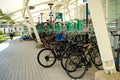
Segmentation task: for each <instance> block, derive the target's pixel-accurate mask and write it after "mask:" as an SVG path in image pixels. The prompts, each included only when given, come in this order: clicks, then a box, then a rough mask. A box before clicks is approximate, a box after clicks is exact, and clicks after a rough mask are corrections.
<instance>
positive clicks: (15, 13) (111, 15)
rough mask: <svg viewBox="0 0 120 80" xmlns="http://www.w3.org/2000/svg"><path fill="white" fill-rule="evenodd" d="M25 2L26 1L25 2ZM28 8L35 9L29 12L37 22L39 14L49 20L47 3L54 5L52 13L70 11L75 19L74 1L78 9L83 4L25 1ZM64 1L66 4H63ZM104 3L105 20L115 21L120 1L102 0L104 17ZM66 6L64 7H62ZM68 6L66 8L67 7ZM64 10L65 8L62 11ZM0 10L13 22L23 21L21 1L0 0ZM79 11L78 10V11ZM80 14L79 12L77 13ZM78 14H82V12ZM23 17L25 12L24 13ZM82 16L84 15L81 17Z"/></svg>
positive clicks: (72, 1) (57, 1)
mask: <svg viewBox="0 0 120 80" xmlns="http://www.w3.org/2000/svg"><path fill="white" fill-rule="evenodd" d="M25 1H26V0H25ZM27 1H28V6H34V7H35V9H33V10H30V12H31V14H32V17H33V20H34V21H35V22H36V21H38V17H41V16H40V13H44V14H43V18H44V20H46V19H49V11H50V10H49V6H48V3H54V5H53V7H52V8H53V12H54V14H55V12H62V13H64V12H65V13H66V14H68V12H69V11H70V16H71V18H75V15H73V14H75V9H76V1H78V3H77V4H78V5H77V6H78V7H79V6H80V5H81V4H83V0H27ZM64 1H66V3H64ZM106 1H108V10H107V12H108V14H107V19H108V20H109V21H112V20H115V19H116V18H118V17H120V15H119V14H120V0H103V8H104V12H105V15H106ZM64 5H66V7H65V6H64ZM67 6H68V7H67ZM64 8H66V9H65V10H64ZM0 9H2V11H3V13H4V14H6V15H9V16H10V17H11V18H12V19H13V20H15V21H23V20H24V19H23V14H22V13H21V10H24V6H23V0H9V1H8V0H0ZM78 10H80V9H78ZM79 12H80V11H79ZM80 14H84V12H83V11H81V12H80ZM25 16H28V15H27V12H26V11H25ZM83 16H84V15H83ZM65 17H66V20H69V19H70V18H69V15H66V16H65Z"/></svg>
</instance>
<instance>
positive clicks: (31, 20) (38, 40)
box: [26, 6, 42, 44]
mask: <svg viewBox="0 0 120 80" xmlns="http://www.w3.org/2000/svg"><path fill="white" fill-rule="evenodd" d="M26 10H27V13H28V16H29V18H30V23H31V26H32V27H33V30H34V32H35V36H36V39H37V42H38V43H40V44H42V42H41V40H40V37H39V34H38V32H37V29H36V26H35V23H34V21H33V18H32V15H31V13H30V10H29V7H28V6H26Z"/></svg>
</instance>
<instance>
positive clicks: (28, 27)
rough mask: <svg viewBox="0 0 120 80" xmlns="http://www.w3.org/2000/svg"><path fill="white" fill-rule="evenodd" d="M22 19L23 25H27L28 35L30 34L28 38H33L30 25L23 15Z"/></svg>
mask: <svg viewBox="0 0 120 80" xmlns="http://www.w3.org/2000/svg"><path fill="white" fill-rule="evenodd" d="M21 13H22V12H21ZM22 15H23V13H22ZM23 19H24V20H25V25H26V26H27V29H28V33H29V35H30V38H32V39H33V37H32V33H31V29H30V26H29V24H28V23H27V21H26V19H25V16H23Z"/></svg>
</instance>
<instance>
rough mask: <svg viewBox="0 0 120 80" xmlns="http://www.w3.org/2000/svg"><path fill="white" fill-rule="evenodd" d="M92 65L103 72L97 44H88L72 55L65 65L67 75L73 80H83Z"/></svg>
mask: <svg viewBox="0 0 120 80" xmlns="http://www.w3.org/2000/svg"><path fill="white" fill-rule="evenodd" d="M92 63H93V64H94V65H95V67H96V68H97V69H99V70H102V69H103V67H102V61H101V57H100V54H99V51H98V48H97V45H96V44H92V43H88V44H85V45H83V46H81V47H80V48H78V51H77V52H75V53H74V54H71V55H70V56H69V57H68V58H67V60H66V63H65V68H66V73H67V74H68V75H69V76H70V77H71V78H73V79H79V78H82V77H83V76H84V75H85V72H86V71H87V70H88V68H90V67H92Z"/></svg>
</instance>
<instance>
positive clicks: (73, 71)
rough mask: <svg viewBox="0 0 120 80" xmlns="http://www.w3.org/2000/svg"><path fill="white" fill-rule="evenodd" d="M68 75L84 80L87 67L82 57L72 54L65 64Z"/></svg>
mask: <svg viewBox="0 0 120 80" xmlns="http://www.w3.org/2000/svg"><path fill="white" fill-rule="evenodd" d="M65 67H66V73H67V74H68V76H70V77H71V78H73V79H79V78H82V77H83V76H84V74H85V72H86V66H85V64H84V63H83V62H82V61H81V59H80V56H78V55H75V54H71V55H70V56H69V57H68V58H67V60H66V63H65Z"/></svg>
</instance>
